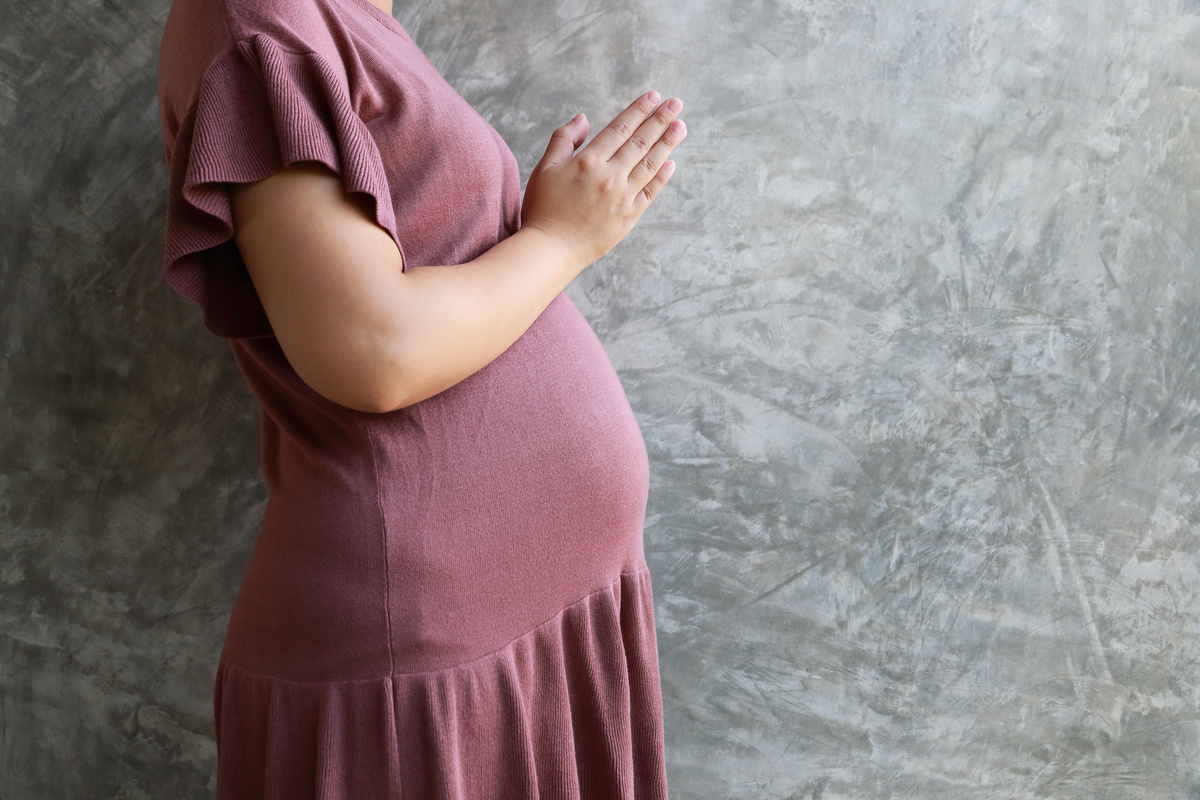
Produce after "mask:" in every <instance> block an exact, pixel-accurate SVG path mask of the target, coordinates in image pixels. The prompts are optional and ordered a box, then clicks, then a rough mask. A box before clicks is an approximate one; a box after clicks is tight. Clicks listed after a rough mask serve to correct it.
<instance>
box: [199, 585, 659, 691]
mask: <svg viewBox="0 0 1200 800" xmlns="http://www.w3.org/2000/svg"><path fill="white" fill-rule="evenodd" d="M649 571H650V567H649V565H647V564H643V565H642V566H640V567H638V568H637V569H631V570H625V571H623V572H621V573H619V574H618V575H617V578H616V580H614V581H612V582H611V583H609V584H608V585H607V586H601V587H600V588H599V589H595V590H593V591H590V592H588V593H587V594H585V595H584V596H583V597H580V598H579V599H578V600H574V601H572V602H570V603H568V604H567V605H565V606H563V607H562V608H561V609H559V610H558V611H557V612H556V613H555V614H554V615H553V616H551V617H548V618H546V619H544V620H542V621H541V622H539V623H538V624H537V625H534V626H533V627H532V628H530V629H529V630H527V631H525V632H524V633H522V634H520V635H518V636H514V637H513V638H512V639H509V640H508V641H507V642H505V643H504V644H502V645H500V646H499V647H497V648H496V649H495V650H492V651H491V652H488V653H484V654H483V655H481V656H476V657H475V658H471V659H468V660H466V661H460V662H458V663H457V664H450V665H449V666H445V667H439V668H438V669H426V670H420V671H418V672H396V671H395V665H394V664H393V666H392V670H393V671H392V672H391V674H389V675H380V676H379V677H375V678H345V679H343V680H331V681H302V680H296V679H295V678H282V677H279V676H278V675H271V674H269V673H266V672H258V671H257V670H253V669H250V668H249V667H244V666H242V665H241V664H239V663H237V662H236V661H233V660H232V659H230V658H227V657H226V656H225V655H224V654H222V655H221V657H220V659H219V660H220V661H223V662H225V663H226V664H227V665H229V666H230V667H233V668H234V669H238V670H241V671H242V672H246V673H249V674H250V675H254V676H255V677H259V678H268V679H270V680H273V681H283V682H284V683H298V684H302V685H305V686H323V685H326V684H341V683H368V682H375V681H382V680H391V679H393V678H407V677H410V676H417V675H433V674H435V673H439V672H448V671H450V670H454V669H458V668H459V667H465V666H468V665H470V664H475V663H476V662H479V661H483V660H484V659H488V658H491V657H492V656H494V655H496V654H497V653H499V652H501V651H502V650H506V649H508V648H509V647H511V646H512V645H513V643H514V642H517V641H520V640H521V639H524V638H525V637H527V636H529V635H531V634H532V633H534V632H535V631H537V630H539V629H540V628H544V627H546V626H547V625H549V624H550V623H551V622H554V620H556V619H558V618H559V617H561V616H562V615H563V614H565V613H566V612H567V611H568V610H570V609H571V608H573V607H575V606H577V605H579V604H580V603H582V602H584V601H585V600H587V599H588V598H591V597H594V596H595V595H597V594H600V593H601V592H606V591H609V590H610V589H612V587H613V586H615V585H616V584H618V583H620V582H621V579H622V578H624V577H625V576H626V575H640V574H642V573H646V572H649ZM391 646H392V643H391V640H390V639H389V640H388V650H389V652H390V651H391Z"/></svg>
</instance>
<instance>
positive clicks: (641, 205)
mask: <svg viewBox="0 0 1200 800" xmlns="http://www.w3.org/2000/svg"><path fill="white" fill-rule="evenodd" d="M673 174H675V162H674V161H668V162H667V163H665V164H663V165H662V167H661V168H660V169H659V170H658V172H656V173H655V174H654V177H653V178H651V179H650V181H649V182H648V183H647V184H646V185H645V186H643V187H642V190H641V191H640V192H638V195H637V197H636V198H635V199H634V201H633V210H634V213H636V214H638V215H641V213H642V212H643V211H645V210H646V206H648V205H650V203H651V202H653V200H654V198H655V197H657V196H658V193H659V192H660V191H661V190H662V187H663V186H664V185H666V182H667V181H668V180H670V178H671V176H672V175H673Z"/></svg>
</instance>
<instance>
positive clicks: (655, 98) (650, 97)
mask: <svg viewBox="0 0 1200 800" xmlns="http://www.w3.org/2000/svg"><path fill="white" fill-rule="evenodd" d="M646 99H648V100H649V101H650V102H651V103H657V102H658V101H659V100H662V95H661V94H659V93H658V92H656V91H654V90H653V89H651V90H650V94H648V95H646Z"/></svg>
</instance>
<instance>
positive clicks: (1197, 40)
mask: <svg viewBox="0 0 1200 800" xmlns="http://www.w3.org/2000/svg"><path fill="white" fill-rule="evenodd" d="M166 12H167V3H166V2H164V1H163V0H155V2H153V3H150V2H146V0H109V2H106V3H104V4H100V3H94V2H85V3H66V2H64V0H45V2H40V3H17V2H9V3H6V4H4V6H3V8H2V10H0V125H2V126H3V128H2V130H0V140H2V141H3V143H4V144H3V148H2V150H0V166H2V167H3V172H2V174H3V175H4V191H3V193H2V196H0V203H2V212H3V213H2V214H0V226H2V235H0V256H2V258H3V261H2V272H0V337H2V339H3V351H2V353H3V355H2V358H3V369H2V370H0V443H2V444H0V553H2V555H3V559H2V561H0V634H2V635H0V798H3V800H27V798H43V797H60V798H122V799H125V800H132V799H134V798H166V797H170V798H203V797H208V796H210V794H211V789H212V767H213V763H214V757H215V751H214V747H213V743H212V738H211V734H212V721H211V688H212V676H213V672H214V669H215V663H216V657H217V654H218V652H219V649H220V645H221V636H222V633H223V630H224V624H225V621H226V618H227V614H228V610H229V608H230V607H231V604H232V602H233V598H234V594H235V592H236V589H237V583H238V581H239V579H240V577H241V570H242V568H243V567H244V564H245V561H246V558H247V557H248V554H249V549H250V546H251V543H252V540H253V536H254V532H255V526H256V524H257V519H258V516H259V515H260V514H261V511H262V504H263V492H262V489H261V486H260V484H259V482H258V478H257V468H256V464H255V447H256V441H255V431H256V420H255V411H254V407H253V405H252V403H251V400H250V398H249V395H248V393H247V392H246V390H244V389H243V387H242V385H241V383H240V381H239V379H238V377H237V376H236V373H235V372H234V368H233V366H232V362H231V359H230V358H229V355H228V353H227V352H226V350H225V349H224V346H223V345H222V343H221V342H219V341H218V340H216V339H214V338H212V337H209V336H208V335H207V334H205V333H204V332H203V331H202V329H201V328H200V325H199V323H198V320H197V318H196V314H195V312H194V310H193V309H192V308H191V307H189V306H188V305H187V304H186V303H185V302H184V301H182V300H180V299H178V298H176V297H174V296H173V295H172V294H171V293H170V292H169V291H168V290H167V289H166V288H165V287H164V286H163V285H162V284H161V281H160V279H159V276H158V268H159V259H160V255H161V253H160V247H161V233H162V202H163V196H164V188H165V173H164V169H163V165H162V161H161V145H160V142H159V133H158V127H157V126H158V118H157V109H156V105H155V93H154V69H155V62H156V59H157V47H158V38H159V35H160V32H161V27H162V23H163V21H164V20H165V17H166ZM395 12H396V16H397V18H398V19H400V21H401V22H402V23H403V24H404V25H405V26H406V27H407V28H408V29H409V31H410V33H412V34H413V36H414V38H416V40H417V41H418V42H419V43H420V44H421V45H422V47H423V48H424V49H425V50H426V52H427V53H428V54H429V55H430V57H431V58H432V59H433V61H434V62H435V63H436V64H437V65H438V66H439V67H440V68H441V69H442V70H443V72H444V73H445V74H446V76H447V77H448V79H449V80H450V81H451V83H452V84H454V85H455V86H456V87H457V88H458V89H459V91H460V92H461V93H462V94H463V95H464V96H465V97H466V98H467V99H468V100H470V101H471V102H472V103H473V104H474V105H475V107H476V108H478V109H479V110H480V111H481V112H482V113H483V114H484V115H485V116H486V117H487V118H488V119H489V120H491V122H492V123H493V124H494V125H495V126H496V127H497V128H498V129H499V130H500V132H501V133H502V134H503V135H504V136H505V138H506V140H507V141H508V142H509V144H510V145H511V146H512V148H513V150H514V152H516V154H517V156H518V158H519V160H520V162H521V164H522V167H523V170H524V174H528V171H529V169H530V168H531V167H532V166H533V164H534V163H535V162H536V160H537V158H538V157H539V156H540V154H541V151H542V149H543V148H544V145H545V141H546V138H547V136H548V135H549V132H550V130H551V129H552V128H553V127H555V126H556V125H558V124H561V123H562V122H564V121H566V120H567V119H568V118H569V117H570V116H571V115H572V114H574V112H575V111H577V110H584V111H587V112H588V114H589V117H590V118H591V119H592V121H593V124H602V123H603V122H604V121H607V119H608V118H609V117H611V115H612V114H613V113H615V112H616V111H617V110H618V109H619V108H620V107H622V106H623V105H624V104H625V103H626V102H627V101H628V100H629V99H632V97H633V96H635V95H636V94H637V93H638V92H640V91H642V90H644V89H646V88H650V87H652V86H653V87H655V88H658V89H659V90H660V91H662V92H663V93H664V94H678V95H680V96H681V97H683V98H684V100H685V103H686V106H687V107H686V110H685V113H684V117H685V119H686V120H687V121H688V125H689V132H690V135H689V137H688V140H687V142H686V143H685V144H684V146H683V147H682V148H681V149H680V150H679V151H678V154H677V160H678V161H679V167H680V169H679V171H678V173H677V174H676V176H675V177H674V178H673V179H672V182H671V185H670V187H669V188H668V190H667V191H666V192H665V194H664V195H663V197H662V198H661V199H660V200H659V201H658V203H656V205H655V207H654V208H652V209H651V210H650V212H649V213H648V215H647V217H646V218H645V219H644V221H643V223H642V224H641V225H640V226H639V227H638V228H637V229H636V230H635V231H634V233H633V234H632V235H631V236H630V237H629V239H628V240H627V241H626V242H624V243H623V244H621V245H620V246H619V247H618V248H617V249H616V250H615V251H614V252H613V253H612V254H611V255H610V256H609V257H607V258H606V259H604V260H603V261H602V262H600V263H599V264H597V265H595V266H594V267H592V268H591V269H589V270H588V271H587V272H585V273H584V275H582V276H581V277H580V278H579V279H578V280H577V281H576V282H575V284H573V285H572V287H571V289H570V290H569V292H570V294H571V296H572V298H573V299H574V300H575V301H576V303H577V304H578V305H579V306H580V307H581V309H583V311H584V313H585V314H586V315H587V316H588V318H589V319H590V320H591V322H592V323H593V325H594V326H595V328H596V330H597V332H598V333H599V335H600V338H601V340H602V341H603V342H604V343H605V345H606V347H607V348H608V351H609V354H610V355H611V357H612V359H613V361H614V363H615V365H616V366H617V369H618V371H619V373H620V375H621V377H622V379H623V381H624V383H625V386H626V389H627V391H628V392H629V396H630V401H631V403H632V404H633V407H634V410H635V411H636V413H637V415H638V418H639V419H640V421H641V423H642V426H643V431H644V433H645V436H646V440H647V445H648V447H649V449H650V453H651V459H652V463H651V470H652V487H651V500H650V508H649V515H648V526H647V532H646V537H647V538H646V546H647V555H648V559H649V561H650V566H651V569H652V571H653V578H654V581H655V590H656V609H657V614H658V621H659V646H660V654H661V659H662V677H663V686H664V692H665V701H666V706H667V708H666V711H667V714H666V724H667V745H668V760H669V768H670V774H669V779H670V786H671V792H672V795H673V797H675V798H680V799H681V800H682V799H686V800H691V799H693V798H694V799H695V800H707V799H708V798H757V799H759V800H769V798H780V799H781V800H782V799H788V800H800V798H803V799H804V800H809V799H810V798H811V799H812V800H817V799H818V798H823V799H824V800H832V799H833V798H839V799H840V798H847V799H848V798H856V799H858V800H863V799H872V798H927V797H928V798H939V800H942V799H943V798H970V799H971V800H975V799H976V798H989V799H992V798H994V799H995V800H1009V799H1010V798H1043V797H1044V798H1087V799H1088V800H1111V799H1116V798H1121V799H1122V800H1123V799H1124V798H1130V799H1131V800H1132V799H1133V798H1137V799H1138V800H1146V799H1148V800H1159V799H1160V798H1162V799H1164V800H1165V799H1167V798H1188V799H1191V800H1194V799H1195V798H1200V711H1198V709H1200V666H1198V664H1200V636H1198V635H1197V634H1200V597H1198V592H1200V566H1198V564H1197V559H1196V552H1197V534H1198V533H1200V502H1198V501H1197V490H1198V489H1200V450H1198V449H1197V443H1198V440H1200V424H1198V423H1200V417H1198V409H1200V371H1198V370H1197V367H1198V366H1200V364H1198V356H1200V255H1198V252H1197V247H1198V246H1200V217H1198V212H1200V92H1198V90H1197V87H1200V3H1197V2H1195V0H1186V1H1185V0H1120V1H1118V0H1044V2H1039V3H1028V2H1018V1H1016V0H886V2H885V0H860V2H853V3H850V2H844V0H804V1H803V2H801V0H778V1H777V2H770V0H762V1H759V0H738V1H737V2H733V0H721V2H704V1H703V0H656V1H654V2H652V1H651V0H611V1H610V2H599V1H598V0H591V2H589V0H561V2H553V0H533V1H532V2H530V1H529V0H501V2H498V3H483V2H479V0H473V1H472V2H465V0H448V1H446V2H432V0H430V1H429V2H418V3H408V2H405V0H396V9H395Z"/></svg>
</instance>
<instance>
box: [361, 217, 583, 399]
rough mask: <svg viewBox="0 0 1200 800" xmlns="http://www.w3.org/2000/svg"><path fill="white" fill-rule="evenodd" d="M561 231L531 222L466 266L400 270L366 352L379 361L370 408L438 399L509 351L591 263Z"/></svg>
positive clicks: (368, 358)
mask: <svg viewBox="0 0 1200 800" xmlns="http://www.w3.org/2000/svg"><path fill="white" fill-rule="evenodd" d="M585 266H587V265H586V264H582V263H579V260H578V259H577V258H576V257H575V256H574V254H573V253H571V252H570V251H569V250H568V249H567V248H565V247H564V246H563V245H562V243H561V242H560V241H559V240H558V239H557V238H556V237H554V236H552V235H549V234H547V233H544V232H543V231H540V230H538V229H536V228H524V229H522V230H519V231H517V232H516V233H515V234H514V235H512V236H510V237H508V238H507V239H504V240H503V241H501V242H499V243H498V244H496V245H495V246H494V247H492V248H491V249H490V250H488V251H487V252H485V253H483V254H482V255H481V256H479V257H478V258H476V259H475V260H474V261H470V262H468V263H465V264H456V265H447V266H438V267H425V268H415V269H410V270H408V271H407V272H404V273H403V274H401V275H398V276H396V289H395V291H394V293H392V294H391V296H389V297H387V298H380V300H381V301H384V302H387V303H388V304H389V305H391V306H392V307H393V308H394V311H392V312H390V313H388V314H387V315H386V316H387V317H388V318H390V320H391V324H389V325H388V326H387V327H385V328H384V329H382V330H381V331H380V332H379V335H378V336H377V337H375V338H374V341H373V342H371V343H370V344H369V345H368V346H369V347H370V348H371V350H372V351H373V352H369V353H363V354H362V358H363V361H364V363H366V362H369V363H371V364H373V365H374V369H373V370H372V372H373V373H374V374H373V376H372V377H371V379H370V380H368V381H363V384H364V385H363V386H362V387H360V391H361V389H362V388H366V387H367V385H369V386H370V391H368V392H366V393H364V394H365V396H363V397H361V398H356V402H355V403H354V405H355V406H357V407H359V410H363V411H380V412H381V411H391V410H394V409H397V408H403V407H404V406H407V405H411V404H413V403H416V402H418V401H420V400H424V399H425V398H427V397H431V396H433V395H435V394H437V393H438V392H441V391H443V390H444V389H447V388H449V387H450V386H453V385H454V384H456V383H458V382H459V381H461V380H462V379H464V378H466V377H467V376H468V375H471V374H473V373H475V372H477V371H479V370H480V369H482V368H483V367H485V366H486V365H487V364H489V363H490V362H491V361H493V360H494V359H495V358H496V357H497V356H499V355H500V354H501V353H503V352H504V351H505V350H506V349H508V347H509V346H510V345H512V343H513V342H515V341H516V340H517V339H518V338H519V337H520V336H521V334H523V333H524V332H525V331H526V330H527V329H528V328H529V326H530V325H532V324H533V322H534V320H536V319H537V317H538V315H539V314H541V313H542V311H543V310H544V309H545V308H546V306H547V305H549V304H550V301H551V300H553V299H554V297H555V296H556V295H558V294H559V292H561V291H562V290H563V289H564V288H566V286H567V284H568V283H570V282H571V280H572V279H573V278H574V277H575V276H576V275H577V274H578V273H579V272H580V271H581V270H582V269H583V268H584V267H585Z"/></svg>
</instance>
